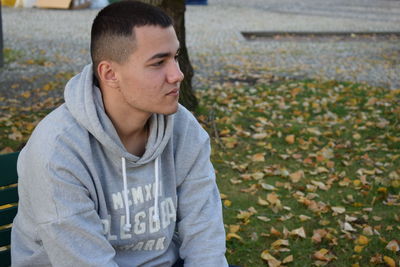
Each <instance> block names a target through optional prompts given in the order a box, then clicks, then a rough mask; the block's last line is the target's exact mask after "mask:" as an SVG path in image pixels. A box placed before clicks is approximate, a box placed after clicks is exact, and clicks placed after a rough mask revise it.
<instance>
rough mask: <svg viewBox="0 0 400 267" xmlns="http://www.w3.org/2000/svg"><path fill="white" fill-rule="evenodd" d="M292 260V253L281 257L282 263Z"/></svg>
mask: <svg viewBox="0 0 400 267" xmlns="http://www.w3.org/2000/svg"><path fill="white" fill-rule="evenodd" d="M289 262H293V255H289V256H287V257H286V258H284V259H283V261H282V263H289Z"/></svg>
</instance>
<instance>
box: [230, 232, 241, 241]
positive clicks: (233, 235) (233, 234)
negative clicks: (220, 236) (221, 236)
mask: <svg viewBox="0 0 400 267" xmlns="http://www.w3.org/2000/svg"><path fill="white" fill-rule="evenodd" d="M232 238H235V239H238V240H243V239H242V237H240V236H239V235H238V234H235V233H228V234H227V235H226V240H231V239H232Z"/></svg>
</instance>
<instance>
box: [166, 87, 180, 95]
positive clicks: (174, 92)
mask: <svg viewBox="0 0 400 267" xmlns="http://www.w3.org/2000/svg"><path fill="white" fill-rule="evenodd" d="M167 95H170V96H177V95H179V88H175V89H173V90H171V91H169V92H168V94H167Z"/></svg>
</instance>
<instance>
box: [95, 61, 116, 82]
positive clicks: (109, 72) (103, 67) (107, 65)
mask: <svg viewBox="0 0 400 267" xmlns="http://www.w3.org/2000/svg"><path fill="white" fill-rule="evenodd" d="M97 73H98V75H99V79H100V81H99V82H100V83H101V84H104V85H106V86H108V87H114V88H115V87H117V86H118V79H117V76H116V73H115V66H114V64H112V62H110V61H107V60H103V61H101V62H100V63H99V65H98V66H97Z"/></svg>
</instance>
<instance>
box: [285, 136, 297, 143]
mask: <svg viewBox="0 0 400 267" xmlns="http://www.w3.org/2000/svg"><path fill="white" fill-rule="evenodd" d="M285 141H286V142H287V143H288V144H294V141H295V136H294V135H293V134H291V135H288V136H286V138H285Z"/></svg>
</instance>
